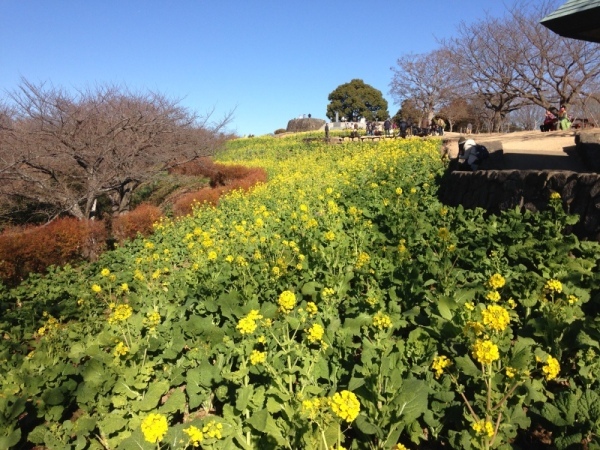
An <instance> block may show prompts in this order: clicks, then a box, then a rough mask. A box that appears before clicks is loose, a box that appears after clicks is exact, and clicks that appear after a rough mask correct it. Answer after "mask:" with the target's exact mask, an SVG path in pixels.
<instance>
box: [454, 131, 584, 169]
mask: <svg viewBox="0 0 600 450" xmlns="http://www.w3.org/2000/svg"><path fill="white" fill-rule="evenodd" d="M460 136H461V134H459V133H445V134H444V137H445V138H448V139H450V140H451V145H450V152H451V155H452V156H456V154H457V153H458V138H459V137H460ZM465 137H471V138H473V139H474V140H475V142H477V143H481V144H484V145H485V143H486V142H489V141H501V142H502V148H503V149H504V160H505V169H519V170H572V171H575V172H589V170H586V168H585V167H584V166H583V164H582V163H581V160H580V159H579V157H578V156H577V153H576V151H575V130H568V131H550V132H547V133H542V132H541V131H520V132H515V133H490V134H472V135H470V136H465Z"/></svg>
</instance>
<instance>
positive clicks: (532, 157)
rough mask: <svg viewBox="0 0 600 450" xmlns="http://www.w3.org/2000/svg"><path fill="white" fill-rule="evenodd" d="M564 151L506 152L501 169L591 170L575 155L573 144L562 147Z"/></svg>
mask: <svg viewBox="0 0 600 450" xmlns="http://www.w3.org/2000/svg"><path fill="white" fill-rule="evenodd" d="M563 151H564V153H562V154H561V153H556V154H547V153H546V154H536V153H533V152H523V153H520V152H518V151H512V152H506V153H504V157H503V163H502V165H503V167H502V170H566V171H571V172H579V173H586V172H592V171H591V170H589V169H587V168H586V167H585V166H584V164H583V163H582V162H581V159H580V158H579V156H578V155H577V152H576V148H575V146H574V145H573V146H569V147H564V148H563Z"/></svg>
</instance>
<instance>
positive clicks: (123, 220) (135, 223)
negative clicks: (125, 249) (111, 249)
mask: <svg viewBox="0 0 600 450" xmlns="http://www.w3.org/2000/svg"><path fill="white" fill-rule="evenodd" d="M162 216H163V213H162V211H161V209H160V208H159V207H158V206H153V205H150V204H148V203H142V204H141V205H139V206H138V207H137V208H135V209H134V210H133V211H129V212H128V213H125V214H122V215H120V216H118V217H114V218H113V219H112V237H113V238H114V239H116V240H117V241H118V242H123V241H124V240H126V239H133V238H135V237H136V236H137V235H138V233H139V234H141V235H142V236H148V235H150V234H152V232H153V231H154V228H153V224H154V223H155V222H156V221H157V220H158V219H160V218H161V217H162Z"/></svg>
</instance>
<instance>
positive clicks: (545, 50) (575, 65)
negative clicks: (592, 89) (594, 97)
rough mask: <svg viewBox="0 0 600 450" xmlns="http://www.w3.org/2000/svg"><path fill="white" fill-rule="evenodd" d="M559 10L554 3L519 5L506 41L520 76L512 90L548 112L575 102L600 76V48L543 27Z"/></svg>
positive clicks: (513, 15) (509, 27)
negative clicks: (542, 21)
mask: <svg viewBox="0 0 600 450" xmlns="http://www.w3.org/2000/svg"><path fill="white" fill-rule="evenodd" d="M555 7H556V1H551V0H550V1H549V0H545V1H543V2H541V3H536V4H535V5H534V6H532V5H530V4H528V3H525V2H522V3H521V4H518V5H516V6H515V7H514V8H513V9H512V11H511V12H510V16H509V17H510V20H509V21H508V22H507V24H508V25H507V31H506V34H505V35H504V36H503V39H502V44H503V46H505V47H506V48H507V52H508V54H509V56H510V58H511V61H512V62H513V63H514V69H515V71H516V73H517V75H518V76H517V78H516V79H515V80H514V81H512V82H511V87H512V89H513V90H514V91H515V92H517V93H518V94H519V96H520V97H521V98H522V99H524V100H526V101H528V102H530V103H533V104H536V105H539V106H541V107H542V108H545V109H549V108H550V107H552V106H554V107H557V106H559V105H563V104H564V105H570V104H571V103H573V102H575V101H576V99H577V98H578V97H579V96H580V95H582V93H584V91H585V87H586V85H588V84H589V83H592V82H594V81H595V80H597V78H598V76H599V75H600V45H599V44H595V43H591V42H585V41H580V40H576V39H569V38H564V37H561V36H559V35H557V34H555V33H553V32H552V31H550V30H549V29H548V28H546V27H544V26H543V25H541V24H540V23H539V20H540V17H544V16H545V15H546V14H548V13H550V12H551V11H552V10H554V9H555ZM499 41H500V40H498V41H497V42H499Z"/></svg>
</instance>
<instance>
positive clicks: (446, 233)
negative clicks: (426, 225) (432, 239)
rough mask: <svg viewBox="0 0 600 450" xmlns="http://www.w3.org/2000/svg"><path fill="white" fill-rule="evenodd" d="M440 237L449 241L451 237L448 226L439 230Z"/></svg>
mask: <svg viewBox="0 0 600 450" xmlns="http://www.w3.org/2000/svg"><path fill="white" fill-rule="evenodd" d="M438 237H439V238H440V239H441V240H442V241H447V240H449V239H450V230H448V228H446V227H442V228H440V229H439V230H438Z"/></svg>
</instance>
